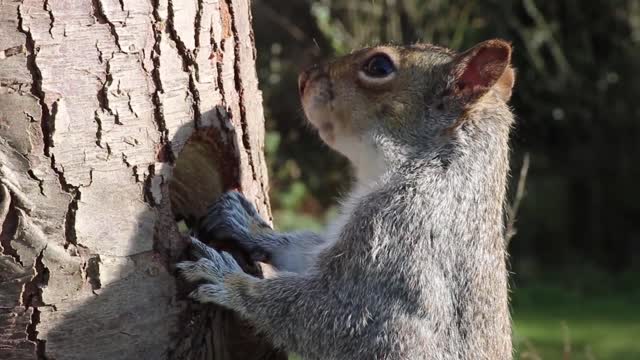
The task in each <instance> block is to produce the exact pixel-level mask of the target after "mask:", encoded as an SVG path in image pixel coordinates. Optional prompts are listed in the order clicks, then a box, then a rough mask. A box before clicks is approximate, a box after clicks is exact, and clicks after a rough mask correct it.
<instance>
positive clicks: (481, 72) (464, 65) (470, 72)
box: [450, 39, 515, 102]
mask: <svg viewBox="0 0 640 360" xmlns="http://www.w3.org/2000/svg"><path fill="white" fill-rule="evenodd" d="M510 63H511V45H510V44H509V43H508V42H506V41H504V40H497V39H496V40H488V41H485V42H482V43H480V44H478V45H476V46H474V47H473V48H471V49H469V50H467V51H465V52H464V53H462V54H459V55H457V56H456V57H455V59H454V60H453V71H452V75H453V78H452V81H451V86H452V88H451V89H450V90H451V93H452V95H453V96H454V97H455V98H458V99H462V100H463V101H465V102H472V101H475V100H476V99H478V98H479V97H480V96H482V95H484V94H485V93H486V92H488V91H489V90H490V89H491V88H493V89H494V90H496V92H497V93H498V95H499V96H500V97H501V98H502V99H503V100H504V101H508V100H509V98H510V97H511V89H512V88H513V83H514V81H515V73H514V71H513V69H512V68H511V64H510Z"/></svg>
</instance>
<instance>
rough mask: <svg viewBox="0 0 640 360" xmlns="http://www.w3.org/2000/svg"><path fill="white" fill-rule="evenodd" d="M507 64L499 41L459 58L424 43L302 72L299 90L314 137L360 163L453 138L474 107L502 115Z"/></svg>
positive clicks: (507, 52) (372, 51) (370, 51)
mask: <svg viewBox="0 0 640 360" xmlns="http://www.w3.org/2000/svg"><path fill="white" fill-rule="evenodd" d="M510 60H511V46H510V45H509V43H507V42H505V41H502V40H489V41H485V42H482V43H480V44H478V45H476V46H474V47H473V48H471V49H470V50H467V51H465V52H463V53H460V54H456V53H455V52H453V51H451V50H448V49H445V48H441V47H437V46H433V45H427V44H418V45H409V46H378V47H372V48H366V49H362V50H359V51H355V52H353V53H352V54H349V55H347V56H344V57H341V58H338V59H336V60H334V61H332V62H329V63H326V64H323V65H317V66H314V67H312V68H310V69H308V70H306V71H304V72H302V73H301V74H300V77H299V79H298V83H299V91H300V97H301V100H302V105H303V107H304V112H305V114H306V116H307V118H308V120H309V121H310V123H311V124H312V125H313V126H314V127H315V128H317V130H318V132H319V134H320V137H321V138H322V139H323V140H324V141H325V142H326V143H327V144H328V145H329V146H331V147H333V148H334V149H336V150H338V151H339V152H341V153H343V154H344V155H346V156H347V157H349V158H350V159H352V161H353V160H354V157H355V158H358V157H361V155H360V154H355V153H354V152H362V151H369V150H370V149H373V150H378V151H383V152H384V151H386V152H388V150H389V149H380V148H379V147H380V146H386V147H398V151H403V149H402V147H404V146H405V145H406V144H415V145H418V144H420V145H418V146H420V147H422V148H424V146H428V144H425V143H428V142H434V141H438V140H437V139H441V138H443V137H447V136H455V130H456V129H457V128H458V127H460V124H462V123H464V121H462V120H464V119H465V118H466V117H468V114H470V113H473V109H480V108H484V109H487V108H492V107H493V108H496V109H497V111H506V112H508V108H507V107H506V105H505V103H506V102H507V101H508V100H509V98H510V96H511V88H512V86H513V82H514V72H513V70H512V68H511V66H510ZM483 105H484V106H483ZM445 140H446V139H445ZM440 142H441V141H440ZM391 151H395V150H393V149H392V150H391ZM356 162H357V161H356ZM356 165H357V164H356Z"/></svg>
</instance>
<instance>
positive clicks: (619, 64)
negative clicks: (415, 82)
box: [253, 0, 640, 360]
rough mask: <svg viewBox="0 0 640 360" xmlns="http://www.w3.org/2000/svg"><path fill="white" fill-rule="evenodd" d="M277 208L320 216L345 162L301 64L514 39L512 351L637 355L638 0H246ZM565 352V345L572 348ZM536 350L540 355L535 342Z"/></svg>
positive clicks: (308, 218) (326, 213) (327, 211)
mask: <svg viewBox="0 0 640 360" xmlns="http://www.w3.org/2000/svg"><path fill="white" fill-rule="evenodd" d="M253 7H254V9H253V14H254V29H255V35H256V41H257V46H258V74H259V77H260V81H261V88H262V90H263V92H264V99H265V110H266V116H267V131H268V132H267V144H266V151H267V158H268V161H269V166H270V172H271V173H270V175H271V199H272V204H273V208H274V215H275V222H276V224H277V225H278V226H279V227H280V228H281V229H291V228H300V227H304V228H316V229H317V228H320V227H321V226H322V225H323V224H324V223H325V222H326V220H327V218H328V217H330V216H331V213H332V209H333V206H334V205H335V203H336V200H338V199H339V197H340V194H341V193H344V192H345V191H346V190H347V189H348V187H349V183H350V171H349V169H348V166H347V162H346V161H345V160H344V159H343V158H341V157H340V156H339V155H337V154H336V153H333V152H331V151H330V150H329V149H328V148H327V147H326V146H324V145H323V144H322V143H321V142H320V140H319V139H318V138H317V136H316V135H315V134H314V132H313V131H312V130H311V129H309V128H308V126H307V125H306V124H305V121H304V117H303V115H302V111H301V107H300V104H299V100H298V93H297V81H296V78H297V74H298V72H299V71H300V70H301V69H303V68H304V67H306V66H308V65H310V64H312V63H314V62H317V61H321V60H323V59H326V58H330V57H333V56H336V55H340V54H344V53H347V52H349V51H351V50H352V49H356V48H360V47H363V46H367V45H375V44H378V43H384V42H393V43H412V42H416V41H422V42H431V43H436V44H441V45H445V46H448V47H450V48H453V49H457V50H463V49H466V48H468V47H471V46H473V45H474V44H475V43H477V42H480V41H483V40H486V39H489V38H494V37H500V38H504V39H507V40H509V41H511V42H512V43H513V46H514V49H515V52H514V59H513V62H514V65H515V67H516V69H517V79H516V88H515V92H514V97H513V99H512V103H511V104H512V106H513V107H514V109H515V112H516V114H517V117H518V121H517V126H516V128H515V131H514V134H513V140H512V147H513V149H514V152H513V156H512V168H513V176H512V181H513V183H514V184H513V186H512V189H513V188H515V183H516V182H517V180H518V176H517V175H518V172H519V169H520V167H521V165H522V159H523V158H524V154H527V153H528V154H530V158H531V166H530V168H529V175H528V177H527V185H526V195H525V197H524V199H523V201H522V203H521V206H520V209H519V213H518V216H517V223H516V228H517V234H516V235H515V237H514V238H513V240H512V241H511V245H510V249H509V250H510V254H511V259H510V262H511V268H512V271H513V273H514V274H513V276H512V288H513V307H514V311H513V316H514V319H515V323H516V327H515V335H516V336H515V341H516V345H517V346H518V348H519V354H520V355H519V356H520V358H523V359H524V358H530V359H536V358H544V359H545V360H547V359H560V358H562V359H569V358H571V359H596V358H597V359H616V360H619V359H640V344H639V343H640V307H639V306H638V304H640V276H639V274H640V185H639V184H640V182H639V180H638V179H640V101H639V100H638V96H639V94H640V1H638V0H589V1H585V0H582V1H580V0H562V1H544V0H514V1H506V0H484V1H482V0H475V1H474V0H449V1H446V0H360V1H355V0H296V1H294V0H290V1H286V2H285V1H282V0H254V1H253ZM567 354H568V355H567ZM536 356H538V357H536Z"/></svg>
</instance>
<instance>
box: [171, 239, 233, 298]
mask: <svg viewBox="0 0 640 360" xmlns="http://www.w3.org/2000/svg"><path fill="white" fill-rule="evenodd" d="M191 248H192V254H193V255H194V256H195V257H197V258H199V259H198V260H197V261H183V262H181V263H178V264H177V265H176V267H177V268H178V269H180V274H181V275H182V277H184V278H185V279H186V280H187V281H200V280H204V281H206V282H207V283H206V284H203V285H199V286H198V288H196V289H195V290H194V291H193V292H191V294H189V297H191V298H192V299H194V300H196V301H198V302H202V303H215V304H218V305H222V306H225V307H228V308H233V304H232V303H231V297H230V296H229V291H228V289H227V288H226V286H225V278H227V277H228V276H230V275H232V274H244V273H243V272H242V269H241V268H240V265H238V263H237V262H236V260H235V259H234V258H233V257H232V256H231V255H230V254H229V253H227V252H218V251H216V250H214V249H212V248H210V247H208V246H206V245H205V244H203V243H201V242H200V241H198V240H197V239H195V238H191Z"/></svg>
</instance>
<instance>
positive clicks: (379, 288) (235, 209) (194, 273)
mask: <svg viewBox="0 0 640 360" xmlns="http://www.w3.org/2000/svg"><path fill="white" fill-rule="evenodd" d="M510 60H511V46H510V44H509V43H507V42H505V41H502V40H489V41H485V42H482V43H480V44H478V45H476V46H474V47H473V48H471V49H470V50H467V51H465V52H463V53H455V52H453V51H451V50H449V49H446V48H442V47H438V46H434V45H430V44H416V45H408V46H378V47H372V48H366V49H363V50H359V51H356V52H353V53H351V54H350V55H347V56H344V57H342V58H339V59H337V60H334V61H332V62H329V63H326V64H324V65H321V66H315V67H312V68H310V69H308V70H306V71H304V72H303V73H302V74H301V75H300V77H299V92H300V97H301V100H302V104H303V107H304V111H305V114H306V116H307V118H308V120H309V122H310V123H311V124H312V125H313V127H315V128H316V129H317V130H318V133H319V135H320V137H321V138H322V139H323V140H324V142H326V143H327V144H328V145H329V146H330V147H332V148H333V149H335V150H337V151H338V152H340V153H342V154H343V155H345V156H346V157H347V158H349V160H351V162H352V163H353V166H354V168H355V170H356V174H357V181H356V184H355V186H354V189H353V191H352V192H351V193H350V194H349V195H348V196H347V197H346V199H345V200H344V202H343V203H342V206H341V211H340V214H339V216H338V217H337V219H336V220H335V221H334V222H333V223H332V224H331V225H330V226H329V228H328V230H327V232H326V233H325V234H324V235H317V234H314V233H310V232H294V233H278V232H275V231H273V230H272V229H271V228H270V227H269V226H268V225H267V224H266V223H265V222H264V221H263V220H262V219H261V218H260V216H259V215H258V213H257V212H256V210H255V208H254V207H253V205H252V204H251V203H250V202H249V201H248V200H247V199H245V198H244V197H243V196H242V195H241V194H240V193H238V192H227V193H225V194H224V195H223V196H222V197H221V198H220V199H219V200H218V201H217V202H216V203H215V204H214V205H213V206H212V207H211V208H210V211H209V213H208V215H207V216H206V218H205V219H204V223H203V230H202V231H203V233H205V234H208V235H210V236H217V237H228V238H232V239H234V240H235V241H236V242H237V243H238V244H239V245H240V246H241V247H242V248H243V249H245V250H247V251H248V252H249V253H252V254H262V255H263V256H266V258H268V259H269V260H270V262H271V264H272V265H273V266H274V267H275V268H276V269H277V272H276V274H275V275H274V276H273V277H271V278H266V279H259V278H255V277H252V276H250V275H248V274H245V273H243V272H242V270H241V269H240V267H239V265H238V264H237V263H236V261H235V260H234V259H233V258H232V257H231V255H229V254H228V253H226V252H218V251H216V250H214V249H212V248H210V247H208V246H206V245H204V244H203V243H201V242H200V241H198V240H197V239H195V238H192V249H193V250H192V253H193V254H194V255H195V257H196V258H198V260H197V261H185V262H181V263H179V264H178V265H177V266H178V268H179V269H180V271H181V274H182V275H183V276H184V278H185V279H187V280H189V281H204V283H203V284H201V285H199V286H198V287H197V288H196V290H194V291H193V292H192V293H191V294H190V296H191V297H192V298H193V299H195V300H196V301H199V302H203V303H215V304H218V305H221V306H223V307H226V308H228V309H231V310H234V311H236V312H237V313H238V314H239V315H240V316H242V317H243V318H245V319H246V320H248V321H249V322H250V323H251V324H253V325H254V326H255V327H256V328H257V329H258V330H259V331H260V332H262V333H263V334H265V335H266V336H268V337H269V339H271V341H273V343H274V344H275V345H276V346H279V347H282V348H284V349H286V350H287V351H291V352H295V353H297V354H299V355H300V356H302V358H304V359H307V360H313V359H322V360H331V359H336V360H337V359H340V360H343V359H384V360H392V359H412V360H413V359H416V360H417V359H433V360H436V359H443V360H444V359H492V360H493V359H511V358H512V345H511V321H510V316H509V305H508V283H507V281H508V279H507V277H508V275H507V267H506V246H505V241H504V226H503V207H504V203H505V192H506V180H507V174H508V166H509V146H508V141H509V132H510V129H511V127H512V124H513V122H514V120H513V115H512V113H511V111H510V109H509V107H508V105H507V101H508V100H509V98H510V97H511V89H512V87H513V83H514V79H515V76H514V71H513V69H512V67H511V65H510ZM257 256H258V255H257Z"/></svg>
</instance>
